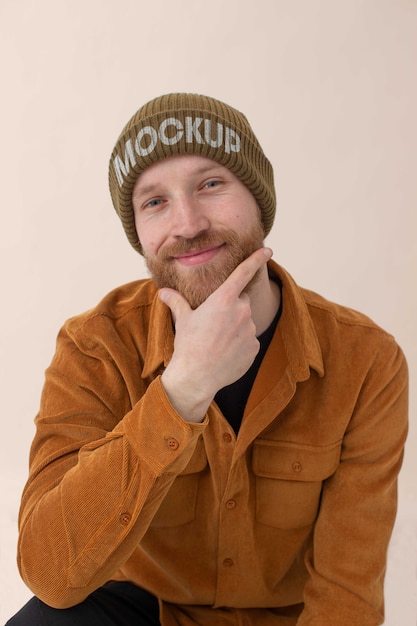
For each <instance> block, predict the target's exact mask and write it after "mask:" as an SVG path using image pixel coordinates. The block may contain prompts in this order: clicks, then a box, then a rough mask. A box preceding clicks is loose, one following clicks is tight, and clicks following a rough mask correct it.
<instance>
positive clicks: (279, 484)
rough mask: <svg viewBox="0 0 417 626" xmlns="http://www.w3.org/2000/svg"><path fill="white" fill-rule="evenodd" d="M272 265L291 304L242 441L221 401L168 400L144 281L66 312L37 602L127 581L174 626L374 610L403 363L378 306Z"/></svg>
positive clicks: (35, 524)
mask: <svg viewBox="0 0 417 626" xmlns="http://www.w3.org/2000/svg"><path fill="white" fill-rule="evenodd" d="M269 270H270V272H272V273H273V274H274V273H275V274H276V275H277V276H279V278H280V280H281V281H282V297H283V312H282V316H281V319H280V321H279V324H278V326H277V329H276V331H275V334H274V336H273V339H272V341H271V343H270V345H269V348H268V351H267V353H266V355H265V357H264V359H263V361H262V364H261V367H260V369H259V372H258V375H257V377H256V379H255V382H254V385H253V388H252V391H251V393H250V396H249V399H248V402H247V405H246V409H245V412H244V416H243V420H242V424H241V427H240V430H239V433H238V436H236V435H235V433H234V431H233V429H232V428H231V426H230V425H229V423H228V422H227V420H226V419H225V417H224V416H223V415H222V414H221V412H220V410H219V408H218V407H217V405H216V404H215V402H213V403H212V404H211V406H210V407H209V410H208V412H207V415H206V416H205V418H204V420H203V422H202V423H201V424H200V423H187V422H185V421H184V420H183V419H182V418H181V416H180V415H178V414H177V413H176V411H175V410H174V408H173V407H172V406H171V404H170V402H169V400H168V398H167V396H166V394H165V392H164V389H163V386H162V384H161V379H160V375H161V372H162V371H163V370H164V368H165V367H166V365H167V364H168V362H169V359H170V357H171V355H172V351H173V330H172V321H171V316H170V311H169V309H168V308H167V307H166V306H165V305H164V304H163V303H162V302H161V301H160V300H159V299H158V297H157V289H156V286H155V285H154V283H153V281H152V280H142V281H137V282H134V283H130V284H128V285H125V286H122V287H120V288H118V289H116V290H114V291H113V292H111V293H110V294H109V295H108V296H107V297H106V298H104V299H103V300H102V301H101V303H100V304H99V305H98V306H97V307H96V308H94V309H92V310H90V311H88V312H87V313H85V314H82V315H80V316H77V317H75V318H72V319H71V320H69V321H68V322H67V323H66V324H65V325H64V327H63V328H62V330H61V331H60V334H59V336H58V340H57V348H56V353H55V356H54V358H53V360H52V363H51V365H50V367H49V368H48V370H47V372H46V380H45V385H44V390H43V393H42V399H41V407H40V412H39V414H38V416H37V418H36V428H37V430H36V435H35V438H34V441H33V444H32V449H31V456H30V475H29V479H28V482H27V485H26V487H25V490H24V494H23V498H22V504H21V511H20V537H19V566H20V571H21V574H22V577H23V579H24V580H25V582H26V583H27V585H28V586H29V587H30V588H31V589H32V591H33V592H34V593H35V594H36V595H37V596H38V597H39V598H40V599H42V600H43V601H44V602H46V603H47V604H50V605H52V606H54V607H58V608H64V607H68V606H72V605H74V604H76V603H78V602H80V601H82V600H83V599H84V598H86V596H87V595H88V594H90V593H91V592H92V591H93V590H95V589H96V588H98V587H99V586H101V585H103V584H105V583H106V582H107V581H109V580H128V581H131V582H133V583H134V584H137V585H138V586H140V587H143V588H144V589H146V590H148V591H149V592H151V593H153V594H155V595H156V596H157V597H158V598H159V600H160V609H161V623H162V624H163V626H174V625H177V626H178V625H180V626H206V625H207V626H211V625H213V626H226V625H227V626H229V625H230V626H231V625H236V626H237V625H240V626H243V625H246V626H275V625H276V626H290V625H295V624H297V625H298V626H324V625H326V624H329V625H332V626H355V625H357V626H359V625H360V626H374V625H375V626H376V625H377V624H381V623H382V621H383V579H384V571H385V563H386V552H387V545H388V542H389V538H390V535H391V531H392V527H393V523H394V519H395V514H396V507H397V475H398V472H399V469H400V466H401V461H402V456H403V448H404V442H405V437H406V431H407V367H406V362H405V359H404V357H403V354H402V352H401V350H400V348H399V347H398V345H397V344H396V342H395V341H394V339H393V338H392V336H391V335H389V334H388V333H386V332H385V331H383V330H382V329H381V328H379V327H378V326H376V325H375V324H374V323H373V322H372V321H371V320H369V319H368V318H367V317H365V316H364V315H362V314H360V313H357V312H355V311H352V310H350V309H347V308H345V307H341V306H339V305H336V304H334V303H331V302H329V301H327V300H325V299H324V298H322V297H321V296H319V295H317V294H315V293H313V292H311V291H307V290H304V289H301V288H299V287H298V286H297V285H296V284H295V282H294V281H293V279H292V278H291V277H290V276H289V275H288V273H287V272H285V270H284V269H283V268H281V267H279V266H278V265H276V264H275V263H274V262H272V261H271V262H269ZM213 323H215V320H213Z"/></svg>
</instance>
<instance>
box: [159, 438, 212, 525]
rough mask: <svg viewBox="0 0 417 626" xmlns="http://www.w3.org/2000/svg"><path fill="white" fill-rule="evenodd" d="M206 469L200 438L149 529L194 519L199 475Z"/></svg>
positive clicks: (205, 459)
mask: <svg viewBox="0 0 417 626" xmlns="http://www.w3.org/2000/svg"><path fill="white" fill-rule="evenodd" d="M206 467H207V456H206V451H205V448H204V444H203V440H202V438H200V440H199V442H198V444H197V447H196V449H195V452H194V454H193V456H192V457H191V460H190V462H189V463H188V465H187V467H186V468H185V470H183V471H182V472H181V474H178V476H177V477H176V478H175V480H174V482H173V483H172V486H171V489H170V490H169V491H168V493H167V495H166V496H165V498H164V499H163V500H162V502H161V506H160V507H159V509H158V511H157V512H156V515H155V516H154V518H153V520H152V523H151V527H153V528H162V527H174V526H181V525H182V524H188V523H189V522H192V521H193V519H194V517H195V507H196V504H197V494H198V486H199V480H200V475H201V473H202V472H203V471H204V469H205V468H206Z"/></svg>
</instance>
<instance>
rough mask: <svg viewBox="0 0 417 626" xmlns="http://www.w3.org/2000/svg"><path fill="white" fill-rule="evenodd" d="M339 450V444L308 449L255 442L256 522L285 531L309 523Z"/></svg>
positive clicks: (335, 464) (314, 517) (253, 460)
mask: <svg viewBox="0 0 417 626" xmlns="http://www.w3.org/2000/svg"><path fill="white" fill-rule="evenodd" d="M340 451H341V442H338V443H335V444H331V445H329V446H309V445H304V444H295V443H288V442H283V441H269V440H259V439H258V441H257V442H256V443H255V444H254V447H253V456H252V469H253V473H254V474H255V489H256V520H257V521H258V522H259V523H261V524H265V525H267V526H273V527H275V528H282V529H286V530H287V529H292V528H293V529H296V528H303V527H305V526H309V525H311V524H313V522H314V520H315V519H316V517H317V513H318V509H319V504H320V496H321V489H322V483H323V481H324V480H325V479H326V478H329V476H331V475H332V474H333V473H334V472H335V471H336V469H337V467H338V465H339V461H340Z"/></svg>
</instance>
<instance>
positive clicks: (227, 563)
mask: <svg viewBox="0 0 417 626" xmlns="http://www.w3.org/2000/svg"><path fill="white" fill-rule="evenodd" d="M232 565H234V563H233V559H224V561H223V566H224V567H232Z"/></svg>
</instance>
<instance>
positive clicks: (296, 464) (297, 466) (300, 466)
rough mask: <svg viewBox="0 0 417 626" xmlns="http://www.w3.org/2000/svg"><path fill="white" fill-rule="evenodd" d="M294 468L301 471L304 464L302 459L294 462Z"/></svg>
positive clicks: (295, 470)
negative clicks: (301, 461)
mask: <svg viewBox="0 0 417 626" xmlns="http://www.w3.org/2000/svg"><path fill="white" fill-rule="evenodd" d="M292 469H293V471H294V472H301V470H302V469H303V466H302V465H301V463H300V461H294V463H293V464H292Z"/></svg>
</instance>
